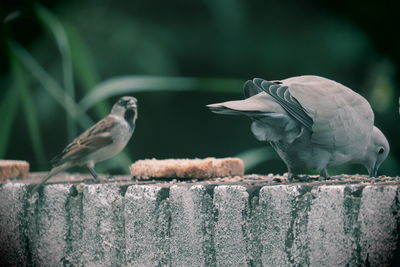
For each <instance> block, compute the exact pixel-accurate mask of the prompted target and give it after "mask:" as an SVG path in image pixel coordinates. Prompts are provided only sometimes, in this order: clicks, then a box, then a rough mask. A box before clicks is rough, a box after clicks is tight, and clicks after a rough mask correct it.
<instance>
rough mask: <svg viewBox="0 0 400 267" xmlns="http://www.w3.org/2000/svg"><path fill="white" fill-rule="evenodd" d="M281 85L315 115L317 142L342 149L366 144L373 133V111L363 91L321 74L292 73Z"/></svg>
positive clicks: (313, 117) (306, 110) (313, 140)
mask: <svg viewBox="0 0 400 267" xmlns="http://www.w3.org/2000/svg"><path fill="white" fill-rule="evenodd" d="M282 85H283V86H287V87H288V88H289V89H288V90H289V92H290V95H291V96H292V97H293V98H294V99H295V100H296V101H298V103H299V104H300V105H301V107H302V108H303V109H304V111H305V112H306V113H307V114H308V115H309V116H310V117H311V118H312V121H313V124H312V132H313V134H312V140H311V141H312V142H313V143H314V144H318V145H319V146H321V147H325V148H330V149H338V148H341V150H342V151H347V150H351V149H353V148H354V147H359V148H360V149H361V148H363V147H366V146H365V145H363V144H364V143H365V142H366V141H368V140H369V138H370V135H371V133H372V127H373V123H374V114H373V112H372V109H371V106H370V105H369V103H368V102H367V100H366V99H365V98H363V97H362V96H361V95H359V94H357V93H355V92H354V91H352V90H351V89H349V88H347V87H346V86H344V85H342V84H340V83H337V82H335V81H332V80H329V79H326V78H322V77H318V76H300V77H293V78H289V79H286V80H283V81H282ZM359 152H361V151H359Z"/></svg>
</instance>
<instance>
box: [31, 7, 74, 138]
mask: <svg viewBox="0 0 400 267" xmlns="http://www.w3.org/2000/svg"><path fill="white" fill-rule="evenodd" d="M35 7H36V8H35V9H36V13H37V15H38V18H39V20H40V21H41V22H42V24H43V25H44V26H45V28H46V29H47V30H48V31H49V32H50V33H51V34H52V35H53V36H54V38H55V40H56V43H57V46H58V49H59V50H60V54H61V63H62V68H63V76H64V77H63V78H64V79H63V80H64V89H65V92H66V94H68V96H69V97H70V98H71V99H72V101H75V87H74V75H73V70H72V59H71V49H70V45H69V42H68V37H67V34H66V31H65V29H64V26H63V25H62V23H61V21H60V20H59V19H58V18H57V17H56V16H54V15H53V14H52V13H51V12H50V11H49V10H48V9H47V8H45V7H43V6H41V5H39V4H36V6H35ZM65 105H66V108H67V109H68V110H70V112H72V113H75V109H74V105H73V103H72V102H71V101H67V100H66V101H65ZM75 116H76V115H73V116H71V117H70V116H67V130H68V137H69V139H70V140H72V138H74V137H75V136H76V134H77V126H76V123H75V120H74V119H73V118H74V117H75Z"/></svg>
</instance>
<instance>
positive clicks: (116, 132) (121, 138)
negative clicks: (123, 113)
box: [111, 120, 134, 147]
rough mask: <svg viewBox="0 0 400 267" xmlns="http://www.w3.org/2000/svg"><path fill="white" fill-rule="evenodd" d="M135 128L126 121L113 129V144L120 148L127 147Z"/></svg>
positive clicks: (121, 121)
mask: <svg viewBox="0 0 400 267" xmlns="http://www.w3.org/2000/svg"><path fill="white" fill-rule="evenodd" d="M133 130H134V127H132V126H131V125H129V123H127V122H126V121H125V120H120V122H119V123H118V124H117V125H116V126H115V127H113V129H112V133H111V136H112V137H113V143H114V144H115V145H116V146H117V147H118V146H125V145H126V143H128V141H129V139H131V137H132V134H133Z"/></svg>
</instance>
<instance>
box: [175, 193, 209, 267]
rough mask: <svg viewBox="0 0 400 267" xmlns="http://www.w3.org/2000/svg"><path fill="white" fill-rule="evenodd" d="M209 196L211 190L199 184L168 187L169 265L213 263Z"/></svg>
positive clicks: (205, 264)
mask: <svg viewBox="0 0 400 267" xmlns="http://www.w3.org/2000/svg"><path fill="white" fill-rule="evenodd" d="M212 199H213V195H212V191H210V192H208V191H207V188H206V187H205V186H203V185H195V186H192V187H188V186H172V187H171V189H170V203H171V230H170V231H171V232H170V233H171V235H170V237H171V240H170V242H171V265H172V266H211V265H213V264H215V251H214V248H213V229H214V207H213V203H212Z"/></svg>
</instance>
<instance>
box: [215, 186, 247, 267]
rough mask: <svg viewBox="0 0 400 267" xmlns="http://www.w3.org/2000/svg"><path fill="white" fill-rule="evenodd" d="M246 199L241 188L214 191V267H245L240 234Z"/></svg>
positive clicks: (243, 242)
mask: <svg viewBox="0 0 400 267" xmlns="http://www.w3.org/2000/svg"><path fill="white" fill-rule="evenodd" d="M248 197H249V194H248V193H247V191H246V188H245V187H243V186H237V185H233V186H224V185H222V186H218V187H216V188H215V190H214V206H215V210H216V221H215V237H214V248H215V254H216V255H215V256H216V265H218V266H247V265H248V259H247V245H246V239H245V231H244V230H245V223H246V217H245V213H246V209H247V208H248Z"/></svg>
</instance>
